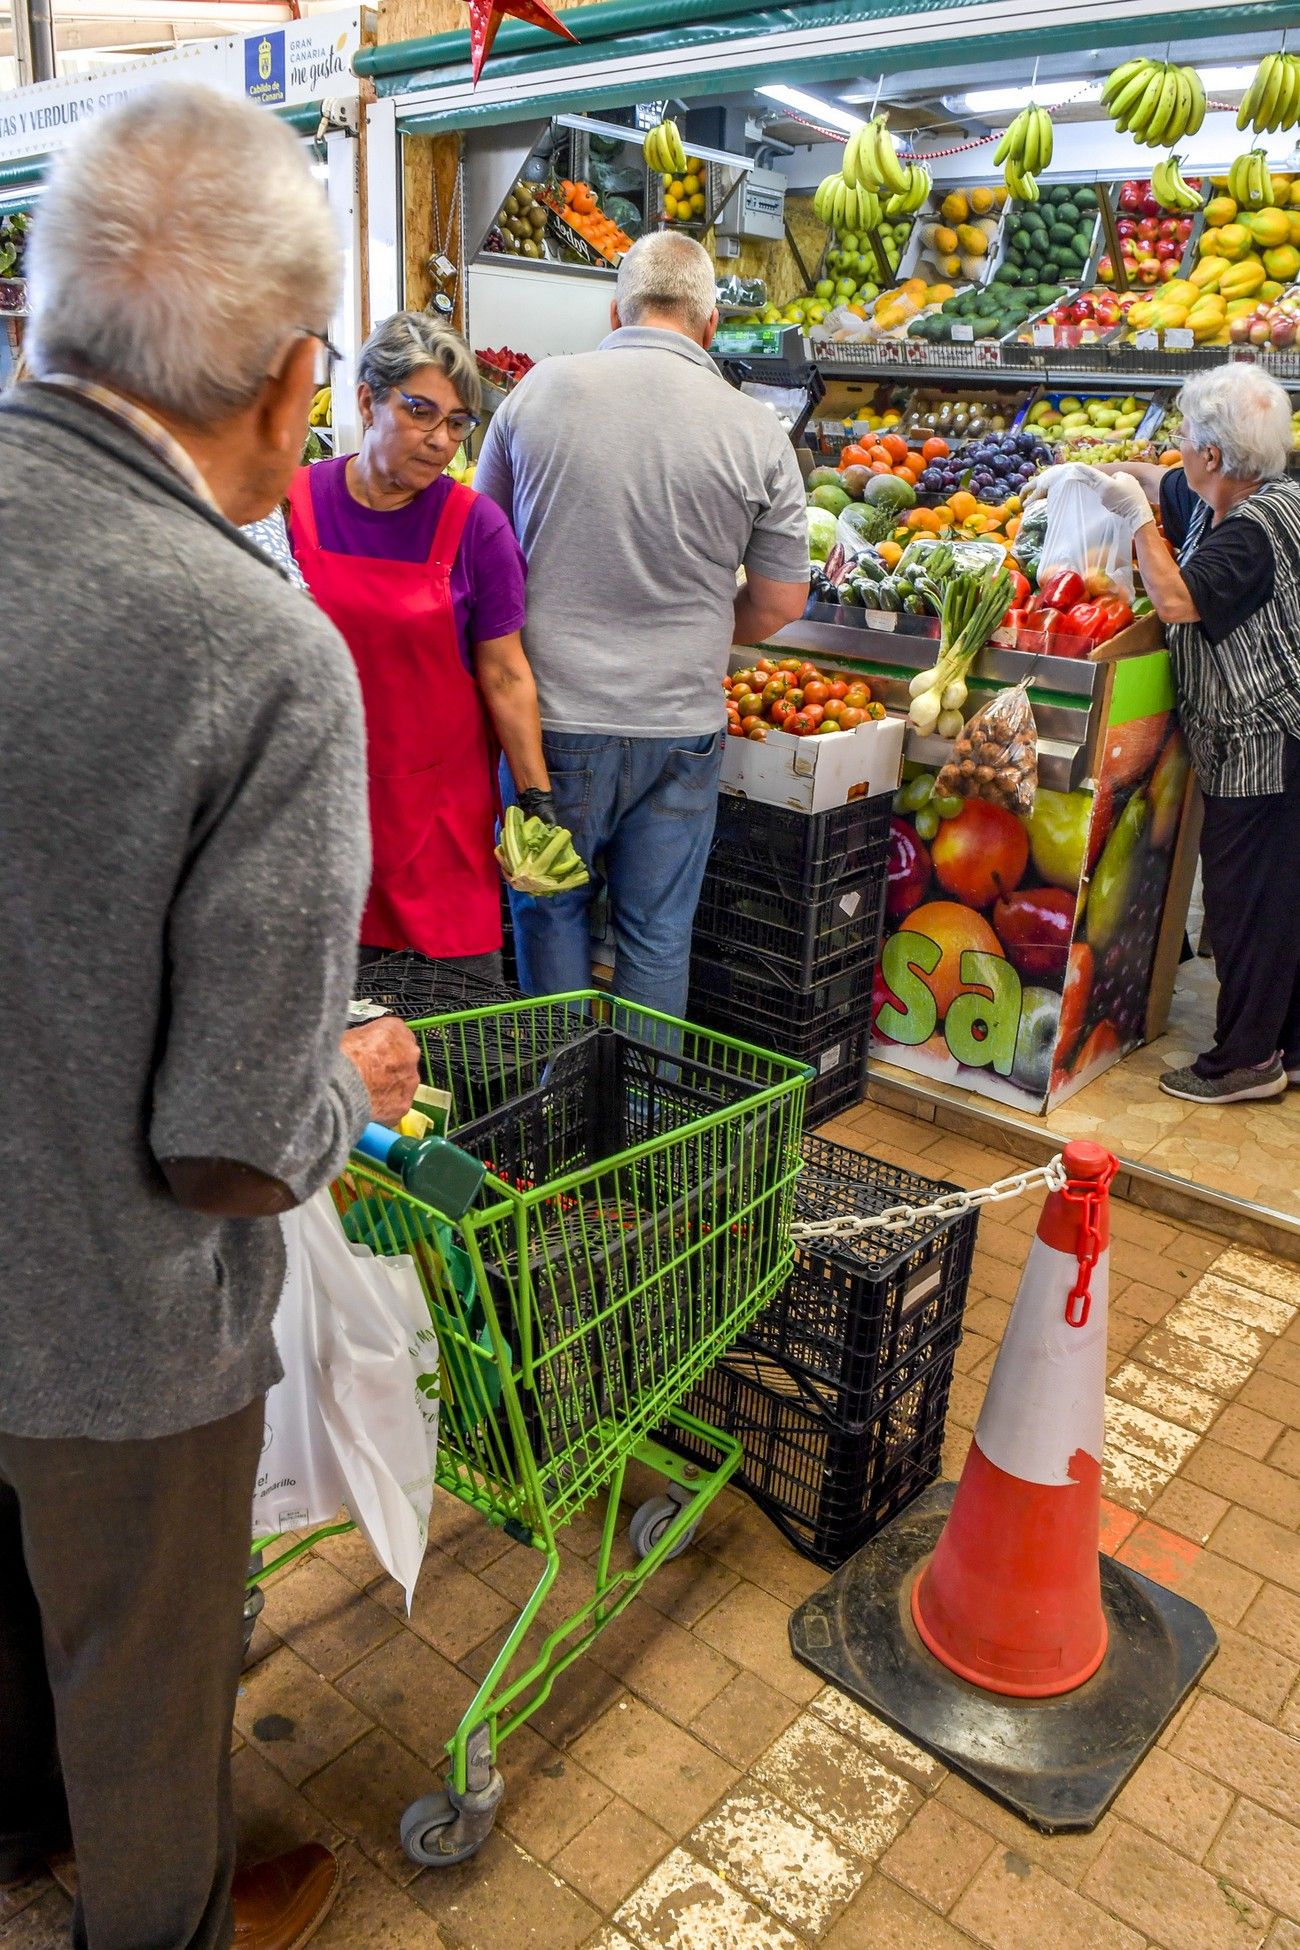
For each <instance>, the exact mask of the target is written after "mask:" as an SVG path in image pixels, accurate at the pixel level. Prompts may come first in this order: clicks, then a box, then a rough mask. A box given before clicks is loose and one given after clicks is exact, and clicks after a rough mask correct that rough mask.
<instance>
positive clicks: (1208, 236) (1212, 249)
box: [1196, 227, 1223, 257]
mask: <svg viewBox="0 0 1300 1950" xmlns="http://www.w3.org/2000/svg"><path fill="white" fill-rule="evenodd" d="M1222 236H1223V232H1222V231H1221V230H1211V229H1209V228H1208V227H1207V228H1206V229H1205V230H1203V231H1202V232H1201V235H1200V238H1199V240H1198V242H1197V245H1196V255H1197V256H1198V257H1222V255H1223V252H1222V250H1221V249H1220V248H1219V246H1220V240H1221V239H1222Z"/></svg>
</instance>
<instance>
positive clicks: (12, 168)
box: [0, 156, 50, 196]
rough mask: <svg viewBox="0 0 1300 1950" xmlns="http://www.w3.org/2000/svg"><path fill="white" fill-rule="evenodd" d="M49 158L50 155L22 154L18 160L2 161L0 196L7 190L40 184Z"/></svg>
mask: <svg viewBox="0 0 1300 1950" xmlns="http://www.w3.org/2000/svg"><path fill="white" fill-rule="evenodd" d="M49 160H50V159H49V157H48V156H20V157H19V159H18V161H17V162H7V163H0V196H3V195H4V193H5V191H6V190H25V189H30V188H33V187H35V186H36V185H38V184H40V183H41V182H42V181H43V180H44V177H45V171H46V169H47V167H48V166H49Z"/></svg>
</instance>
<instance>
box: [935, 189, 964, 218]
mask: <svg viewBox="0 0 1300 1950" xmlns="http://www.w3.org/2000/svg"><path fill="white" fill-rule="evenodd" d="M939 215H940V216H941V217H942V218H943V220H944V222H945V223H950V224H959V223H965V221H966V219H967V217H968V216H969V215H970V205H969V204H968V203H967V201H966V199H965V197H964V196H963V195H962V193H961V191H960V190H949V192H948V194H947V196H945V198H944V199H943V202H942V203H941V204H940V205H939Z"/></svg>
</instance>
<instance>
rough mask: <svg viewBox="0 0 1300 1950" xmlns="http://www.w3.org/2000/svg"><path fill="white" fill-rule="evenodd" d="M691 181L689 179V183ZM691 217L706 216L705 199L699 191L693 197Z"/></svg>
mask: <svg viewBox="0 0 1300 1950" xmlns="http://www.w3.org/2000/svg"><path fill="white" fill-rule="evenodd" d="M689 180H690V179H689V177H688V178H687V181H688V182H689ZM691 215H692V216H693V217H702V216H703V215H704V198H703V196H701V194H700V192H699V191H698V190H696V191H695V193H694V195H693V196H692V197H691Z"/></svg>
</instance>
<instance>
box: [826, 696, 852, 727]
mask: <svg viewBox="0 0 1300 1950" xmlns="http://www.w3.org/2000/svg"><path fill="white" fill-rule="evenodd" d="M847 709H848V706H847V705H846V704H845V703H844V701H843V699H842V698H838V697H828V698H827V700H826V702H825V704H823V706H822V723H823V725H828V724H837V723H838V722H839V720H840V719H841V718H842V717H843V715H844V713H845V711H846V710H847Z"/></svg>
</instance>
